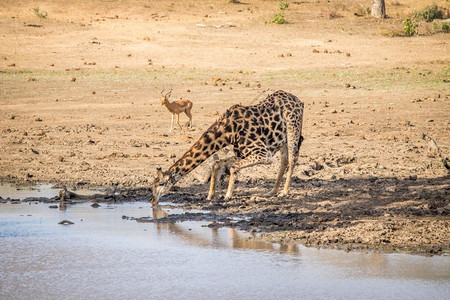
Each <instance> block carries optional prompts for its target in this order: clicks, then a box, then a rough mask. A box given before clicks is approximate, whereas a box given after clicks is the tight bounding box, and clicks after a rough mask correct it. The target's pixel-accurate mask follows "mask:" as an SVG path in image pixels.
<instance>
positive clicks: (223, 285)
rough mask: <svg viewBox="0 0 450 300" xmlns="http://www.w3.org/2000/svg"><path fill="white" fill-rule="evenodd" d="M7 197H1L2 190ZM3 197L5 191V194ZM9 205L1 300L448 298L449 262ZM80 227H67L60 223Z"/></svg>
mask: <svg viewBox="0 0 450 300" xmlns="http://www.w3.org/2000/svg"><path fill="white" fill-rule="evenodd" d="M0 195H1V194H0ZM1 196H2V197H3V195H1ZM101 205H102V206H101V207H99V208H92V207H91V206H90V204H89V203H86V204H77V205H70V206H68V208H67V209H66V210H59V209H50V208H48V206H49V204H43V203H30V204H29V203H21V204H10V203H7V204H0V299H120V298H122V299H123V298H126V299H211V298H213V297H214V298H219V299H224V298H225V299H302V298H305V299H324V298H325V299H326V298H330V299H448V297H449V295H450V259H449V257H446V256H434V257H422V256H413V255H404V254H379V253H361V252H351V253H345V252H343V251H336V250H318V249H313V248H306V247H302V246H299V245H290V246H288V245H281V246H280V245H276V244H271V243H263V242H257V241H254V240H249V239H248V238H249V234H247V233H243V232H239V231H236V230H233V229H229V228H221V229H210V228H207V227H202V226H201V225H204V224H205V223H201V222H183V223H177V224H154V223H138V222H135V221H130V220H124V219H122V216H123V215H126V216H130V217H147V216H154V217H161V216H164V215H166V214H171V213H180V212H181V210H179V209H173V208H171V209H167V208H164V207H162V208H161V207H159V208H157V209H155V210H153V209H152V208H151V207H150V205H149V204H148V203H124V204H115V205H106V204H101ZM64 219H67V220H71V221H73V222H74V223H75V224H74V225H67V226H64V225H58V222H59V221H61V220H64Z"/></svg>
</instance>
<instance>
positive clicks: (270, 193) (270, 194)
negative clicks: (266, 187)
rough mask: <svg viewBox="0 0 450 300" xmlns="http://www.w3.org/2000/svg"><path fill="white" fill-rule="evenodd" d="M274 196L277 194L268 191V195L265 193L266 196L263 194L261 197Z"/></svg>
mask: <svg viewBox="0 0 450 300" xmlns="http://www.w3.org/2000/svg"><path fill="white" fill-rule="evenodd" d="M276 194H277V192H274V191H270V192H268V193H266V194H263V195H262V196H263V197H273V196H275V195H276Z"/></svg>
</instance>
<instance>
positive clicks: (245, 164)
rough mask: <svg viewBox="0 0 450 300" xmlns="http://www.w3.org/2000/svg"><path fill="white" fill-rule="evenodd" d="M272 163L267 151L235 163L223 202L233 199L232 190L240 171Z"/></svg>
mask: <svg viewBox="0 0 450 300" xmlns="http://www.w3.org/2000/svg"><path fill="white" fill-rule="evenodd" d="M272 161H273V157H272V155H271V154H270V153H269V152H267V151H265V150H264V151H261V153H258V154H251V155H249V156H248V157H246V158H245V159H242V160H240V161H238V162H236V163H234V164H233V165H232V166H231V169H230V180H229V182H228V188H227V193H226V195H225V200H230V199H231V198H232V197H233V189H234V183H235V181H236V177H237V174H238V172H239V171H240V170H242V169H245V168H249V167H252V166H255V165H259V164H264V165H268V164H271V163H272Z"/></svg>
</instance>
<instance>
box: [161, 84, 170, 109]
mask: <svg viewBox="0 0 450 300" xmlns="http://www.w3.org/2000/svg"><path fill="white" fill-rule="evenodd" d="M163 93H164V86H163V90H162V91H161V105H164V104H165V103H166V102H167V101H168V100H169V98H170V95H171V94H172V87H170V91H169V92H168V93H167V94H163Z"/></svg>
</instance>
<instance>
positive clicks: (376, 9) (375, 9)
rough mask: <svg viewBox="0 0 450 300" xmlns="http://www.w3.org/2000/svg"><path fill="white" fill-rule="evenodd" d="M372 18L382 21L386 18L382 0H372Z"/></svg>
mask: <svg viewBox="0 0 450 300" xmlns="http://www.w3.org/2000/svg"><path fill="white" fill-rule="evenodd" d="M371 14H372V17H375V18H379V19H384V18H386V6H385V5H384V0H373V1H372V13H371Z"/></svg>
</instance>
